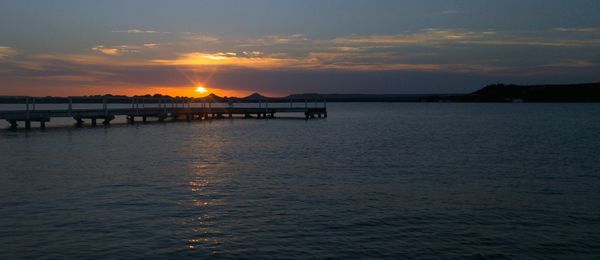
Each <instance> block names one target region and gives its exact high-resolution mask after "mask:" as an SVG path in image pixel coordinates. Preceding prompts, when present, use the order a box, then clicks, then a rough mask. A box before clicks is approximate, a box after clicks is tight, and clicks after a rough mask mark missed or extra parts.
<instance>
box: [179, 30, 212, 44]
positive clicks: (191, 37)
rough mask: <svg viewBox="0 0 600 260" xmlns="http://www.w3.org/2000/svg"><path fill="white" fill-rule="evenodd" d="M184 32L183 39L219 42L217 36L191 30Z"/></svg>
mask: <svg viewBox="0 0 600 260" xmlns="http://www.w3.org/2000/svg"><path fill="white" fill-rule="evenodd" d="M184 34H186V35H187V36H186V37H185V39H188V40H192V41H197V42H203V43H218V42H220V39H219V38H217V37H213V36H208V35H202V34H197V33H191V32H185V33H184Z"/></svg>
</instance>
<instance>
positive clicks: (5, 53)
mask: <svg viewBox="0 0 600 260" xmlns="http://www.w3.org/2000/svg"><path fill="white" fill-rule="evenodd" d="M15 54H17V50H15V49H13V48H11V47H8V46H2V45H0V60H2V59H6V58H9V57H11V56H13V55H15Z"/></svg>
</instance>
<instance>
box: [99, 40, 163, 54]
mask: <svg viewBox="0 0 600 260" xmlns="http://www.w3.org/2000/svg"><path fill="white" fill-rule="evenodd" d="M159 46H160V44H158V43H144V44H142V45H129V44H122V45H117V46H112V47H106V46H104V45H101V44H99V45H96V46H94V47H92V50H93V51H97V52H100V53H102V54H105V55H110V56H118V55H121V54H125V53H137V52H140V51H142V50H143V49H155V48H158V47H159Z"/></svg>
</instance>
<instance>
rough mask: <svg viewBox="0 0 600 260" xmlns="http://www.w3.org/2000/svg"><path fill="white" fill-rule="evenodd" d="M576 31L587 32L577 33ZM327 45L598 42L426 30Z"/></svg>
mask: <svg viewBox="0 0 600 260" xmlns="http://www.w3.org/2000/svg"><path fill="white" fill-rule="evenodd" d="M580 30H591V28H588V29H580ZM331 43H333V44H337V45H347V46H354V47H357V46H367V47H394V46H437V47H441V46H444V45H450V44H471V45H521V46H554V47H581V46H600V39H575V38H561V37H557V36H556V35H537V34H527V33H512V32H496V31H483V32H476V31H465V30H458V29H435V28H431V29H426V30H423V31H421V32H417V33H410V34H398V35H366V36H365V35H354V36H350V37H340V38H335V39H333V40H331Z"/></svg>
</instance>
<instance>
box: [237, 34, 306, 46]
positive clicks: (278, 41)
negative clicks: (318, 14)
mask: <svg viewBox="0 0 600 260" xmlns="http://www.w3.org/2000/svg"><path fill="white" fill-rule="evenodd" d="M309 41H310V39H309V38H308V37H307V36H306V35H304V34H300V33H299V34H291V35H267V36H263V37H260V38H254V39H250V40H247V41H245V43H244V44H242V45H241V46H273V45H291V44H304V43H307V42H309Z"/></svg>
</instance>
